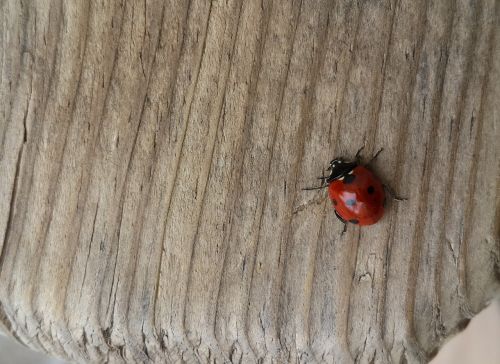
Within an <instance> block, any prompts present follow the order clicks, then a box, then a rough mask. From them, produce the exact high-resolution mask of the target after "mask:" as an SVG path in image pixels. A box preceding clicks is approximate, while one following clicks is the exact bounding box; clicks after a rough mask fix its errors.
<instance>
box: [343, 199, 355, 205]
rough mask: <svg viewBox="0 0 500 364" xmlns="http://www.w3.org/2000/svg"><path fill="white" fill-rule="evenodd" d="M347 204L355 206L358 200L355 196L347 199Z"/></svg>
mask: <svg viewBox="0 0 500 364" xmlns="http://www.w3.org/2000/svg"><path fill="white" fill-rule="evenodd" d="M345 204H346V205H347V206H354V205H356V200H355V199H353V198H351V199H349V200H347V201H346V202H345Z"/></svg>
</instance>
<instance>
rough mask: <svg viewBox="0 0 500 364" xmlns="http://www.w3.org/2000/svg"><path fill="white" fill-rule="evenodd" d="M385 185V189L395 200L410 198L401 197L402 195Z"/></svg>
mask: <svg viewBox="0 0 500 364" xmlns="http://www.w3.org/2000/svg"><path fill="white" fill-rule="evenodd" d="M383 186H384V188H385V190H386V191H387V193H388V194H389V196H391V198H392V199H393V200H396V201H406V200H408V199H407V198H405V197H400V196H398V195H396V193H395V192H394V191H393V190H392V188H391V187H389V186H388V185H383Z"/></svg>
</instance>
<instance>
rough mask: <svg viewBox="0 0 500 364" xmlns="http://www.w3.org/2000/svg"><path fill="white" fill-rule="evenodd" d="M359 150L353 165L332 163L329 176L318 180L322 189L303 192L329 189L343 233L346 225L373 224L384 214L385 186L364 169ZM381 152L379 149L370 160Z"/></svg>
mask: <svg viewBox="0 0 500 364" xmlns="http://www.w3.org/2000/svg"><path fill="white" fill-rule="evenodd" d="M362 149H363V148H361V149H360V150H359V151H358V153H356V161H354V162H345V161H344V160H342V159H340V158H337V159H334V160H332V161H331V162H330V166H329V167H328V169H327V170H328V171H330V175H329V176H328V177H325V176H322V177H320V179H321V181H322V183H321V186H320V187H312V188H306V189H305V190H314V189H319V188H325V187H328V195H329V196H330V199H331V200H332V203H333V207H334V208H335V215H337V217H338V218H339V219H340V221H342V222H343V223H344V231H345V230H346V224H347V223H348V222H349V223H351V224H357V225H361V226H364V225H372V224H375V223H376V222H377V221H379V220H380V219H381V218H382V216H383V215H384V206H385V191H384V187H385V186H384V185H383V184H382V183H381V182H380V180H379V179H378V177H377V176H376V175H375V174H373V173H372V172H371V171H370V170H369V169H368V168H366V166H364V165H361V164H360V158H359V153H360V152H361V150H362ZM382 150H383V149H380V150H379V151H378V152H377V154H375V156H374V157H373V158H372V160H371V161H373V160H374V159H375V158H376V157H377V156H378V155H379V153H380V152H381V151H382ZM371 161H370V162H371ZM389 191H390V190H389ZM394 198H395V199H397V200H401V199H400V198H397V197H394Z"/></svg>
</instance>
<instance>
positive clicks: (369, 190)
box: [368, 186, 375, 195]
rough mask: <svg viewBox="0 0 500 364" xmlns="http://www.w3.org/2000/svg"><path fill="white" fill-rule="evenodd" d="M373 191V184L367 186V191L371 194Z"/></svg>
mask: <svg viewBox="0 0 500 364" xmlns="http://www.w3.org/2000/svg"><path fill="white" fill-rule="evenodd" d="M374 192H375V187H373V186H369V187H368V193H369V194H370V195H371V194H373V193H374Z"/></svg>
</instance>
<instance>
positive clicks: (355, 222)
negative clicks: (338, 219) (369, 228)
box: [349, 219, 359, 224]
mask: <svg viewBox="0 0 500 364" xmlns="http://www.w3.org/2000/svg"><path fill="white" fill-rule="evenodd" d="M349 222H350V223H351V224H359V221H358V220H356V219H351V220H349Z"/></svg>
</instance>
